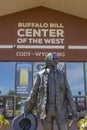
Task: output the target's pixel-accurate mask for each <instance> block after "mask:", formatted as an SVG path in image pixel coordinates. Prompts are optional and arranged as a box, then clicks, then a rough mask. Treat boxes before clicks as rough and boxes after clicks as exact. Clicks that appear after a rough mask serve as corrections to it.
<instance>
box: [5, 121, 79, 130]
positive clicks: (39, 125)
mask: <svg viewBox="0 0 87 130" xmlns="http://www.w3.org/2000/svg"><path fill="white" fill-rule="evenodd" d="M7 130H12V128H8V129H7ZM37 130H42V127H41V123H40V121H38V128H37ZM54 130H58V129H57V125H56V123H55V122H54ZM69 130H78V127H77V123H76V122H74V123H73V125H72V127H71V128H69Z"/></svg>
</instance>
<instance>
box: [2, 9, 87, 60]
mask: <svg viewBox="0 0 87 130" xmlns="http://www.w3.org/2000/svg"><path fill="white" fill-rule="evenodd" d="M86 28H87V20H86V19H81V18H78V17H75V16H72V15H68V14H64V13H61V12H58V11H55V10H51V9H48V8H44V7H37V8H33V9H29V10H26V11H22V12H18V13H15V14H11V15H7V16H3V17H1V18H0V60H1V61H43V60H44V57H45V56H46V55H47V54H48V53H49V52H55V53H57V55H58V59H59V61H87V57H86V55H87V36H86V34H87V29H86Z"/></svg>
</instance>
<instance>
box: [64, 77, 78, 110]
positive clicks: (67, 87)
mask: <svg viewBox="0 0 87 130" xmlns="http://www.w3.org/2000/svg"><path fill="white" fill-rule="evenodd" d="M64 79H65V87H66V97H67V101H68V104H69V105H70V107H71V109H72V111H73V112H76V105H75V102H74V100H73V96H72V92H71V90H70V86H69V84H68V80H67V76H66V75H65V76H64Z"/></svg>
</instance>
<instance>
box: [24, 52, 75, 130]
mask: <svg viewBox="0 0 87 130" xmlns="http://www.w3.org/2000/svg"><path fill="white" fill-rule="evenodd" d="M57 59H58V57H57V55H56V53H49V54H48V55H47V56H46V58H45V62H46V63H45V67H44V68H43V69H42V70H41V71H39V72H38V74H37V76H36V79H35V81H34V86H33V89H32V91H31V94H30V96H29V97H28V98H27V100H26V103H25V108H24V113H25V115H27V114H28V113H29V112H30V111H31V110H32V109H33V107H34V105H35V103H36V101H37V97H39V104H38V111H39V114H40V119H41V123H42V128H43V130H53V120H54V119H55V120H56V123H57V126H58V130H68V109H67V108H68V105H70V107H71V109H72V111H73V112H74V113H76V109H75V104H74V102H73V98H72V94H71V91H70V88H69V85H68V82H67V78H66V75H65V73H64V72H61V71H59V70H58V69H57V63H58V61H57Z"/></svg>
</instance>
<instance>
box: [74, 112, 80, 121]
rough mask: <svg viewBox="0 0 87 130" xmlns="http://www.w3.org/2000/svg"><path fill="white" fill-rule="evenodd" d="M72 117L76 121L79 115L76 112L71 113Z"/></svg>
mask: <svg viewBox="0 0 87 130" xmlns="http://www.w3.org/2000/svg"><path fill="white" fill-rule="evenodd" d="M73 117H74V118H76V120H78V119H79V114H78V112H75V111H74V112H73Z"/></svg>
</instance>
